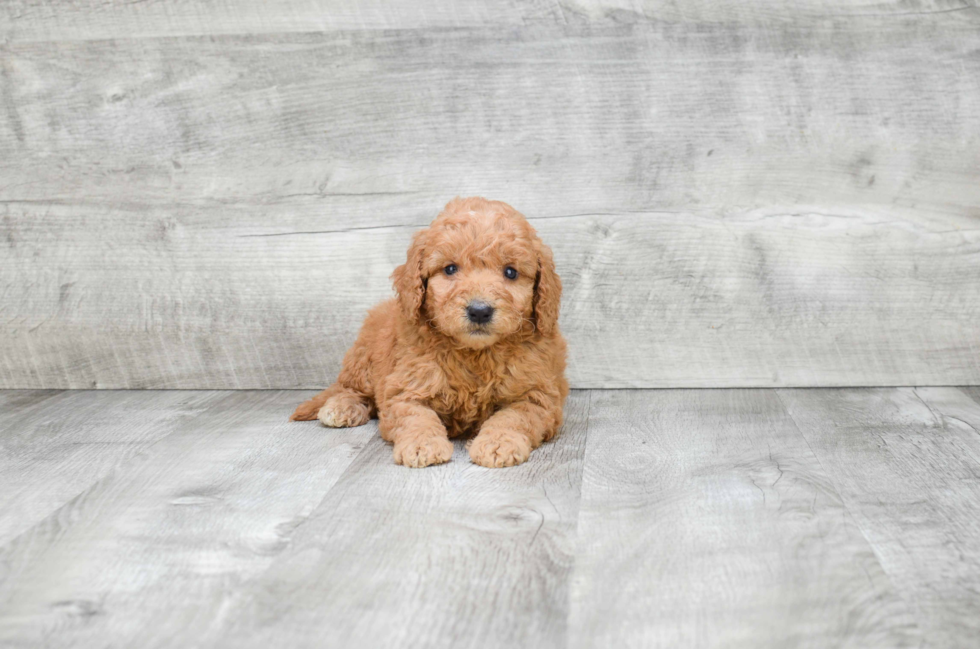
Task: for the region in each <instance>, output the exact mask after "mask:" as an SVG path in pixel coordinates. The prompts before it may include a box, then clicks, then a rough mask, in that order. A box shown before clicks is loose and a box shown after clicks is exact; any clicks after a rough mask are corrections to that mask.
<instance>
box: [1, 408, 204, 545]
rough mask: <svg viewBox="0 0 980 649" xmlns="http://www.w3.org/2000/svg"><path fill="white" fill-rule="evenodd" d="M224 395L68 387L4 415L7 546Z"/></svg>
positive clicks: (3, 536)
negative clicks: (84, 389)
mask: <svg viewBox="0 0 980 649" xmlns="http://www.w3.org/2000/svg"><path fill="white" fill-rule="evenodd" d="M0 394H2V395H3V399H4V400H7V399H10V398H11V397H10V394H11V393H8V392H3V393H0ZM13 398H15V399H20V400H22V401H23V400H24V396H23V395H21V394H16V395H14V397H13ZM219 399H220V394H218V393H214V392H204V393H199V392H101V393H92V392H61V393H58V394H55V395H52V396H48V397H47V398H42V399H39V400H36V401H34V402H33V403H32V404H31V405H30V406H29V407H27V408H24V409H20V410H17V411H15V412H10V413H7V412H4V413H3V414H0V545H2V544H4V543H6V542H8V541H10V540H11V539H13V538H14V537H16V536H18V535H19V534H21V533H23V532H25V531H26V530H28V529H30V528H31V527H32V526H34V525H35V524H36V523H38V522H39V521H41V520H43V519H44V518H45V517H47V516H48V515H49V514H50V513H51V512H53V511H55V510H57V509H58V508H59V507H61V506H62V505H64V504H65V503H67V502H69V501H70V500H72V499H73V498H75V497H76V496H77V495H78V494H80V493H82V492H83V491H85V490H86V489H88V488H89V487H90V486H91V485H93V484H94V483H96V482H98V481H99V480H100V479H101V478H102V477H103V476H105V475H106V474H108V473H110V472H111V471H112V470H113V468H114V467H116V466H118V465H119V464H120V463H122V462H124V461H125V460H127V459H128V458H131V457H133V456H134V455H137V454H139V453H143V452H146V449H147V448H149V447H151V446H152V445H153V444H155V443H157V442H159V440H161V439H163V438H165V437H166V436H167V435H169V434H171V433H173V432H174V431H175V430H177V429H179V428H180V426H182V425H186V423H187V421H188V420H190V419H193V418H194V417H196V416H198V415H199V414H200V413H201V412H203V411H205V410H207V409H208V408H211V407H213V406H214V404H216V403H217V402H218V401H219ZM28 400H29V399H28Z"/></svg>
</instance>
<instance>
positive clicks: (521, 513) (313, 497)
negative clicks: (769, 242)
mask: <svg viewBox="0 0 980 649" xmlns="http://www.w3.org/2000/svg"><path fill="white" fill-rule="evenodd" d="M305 396H307V393H304V392H290V391H261V392H182V391H164V392H125V391H124V392H71V391H7V392H0V431H2V433H0V645H2V646H4V647H8V646H9V647H34V646H51V647H60V646H69V645H71V646H81V647H104V646H116V647H131V646H139V647H157V646H160V647H163V646H173V647H197V646H202V647H203V646H227V647H246V646H261V647H270V646H273V647H279V646H282V647H287V646H289V647H291V646H318V647H339V646H352V647H353V646H357V647H372V646H375V647H423V646H425V647H430V646H446V647H449V646H452V647H470V646H472V647H485V646H494V647H496V646H499V647H518V646H525V647H536V648H537V647H569V646H572V647H587V646H598V647H640V646H642V647H651V646H662V647H695V646H696V647H706V646H719V647H720V646H725V647H732V646H738V647H753V648H754V647H798V646H799V647H835V646H853V647H904V646H915V647H918V646H931V647H967V646H976V644H977V638H978V637H980V614H978V612H980V433H978V431H980V389H977V388H918V389H912V388H879V389H868V388H865V389H808V390H769V389H759V390H663V391H661V390H631V391H630V390H625V391H592V392H590V391H578V392H574V393H573V394H572V396H571V398H570V399H569V403H568V406H567V413H568V414H567V424H566V426H565V428H564V432H563V434H562V436H561V438H560V439H559V440H558V441H557V442H555V443H552V444H547V445H545V446H544V447H543V448H542V449H541V450H539V451H537V452H536V453H535V454H534V455H533V456H532V458H531V460H530V462H528V463H527V464H525V465H523V466H520V467H517V468H513V469H506V470H488V469H484V468H481V467H478V466H475V465H473V464H471V463H470V462H469V460H468V458H467V456H466V454H465V452H464V449H463V446H462V444H460V445H459V446H458V447H457V454H456V456H455V457H454V459H453V461H452V462H451V463H450V464H447V465H443V466H439V467H433V468H428V469H424V470H409V469H404V468H402V467H399V466H396V465H394V464H393V463H392V460H391V450H390V448H389V447H388V446H387V445H386V444H385V443H384V442H382V441H381V440H380V439H379V438H378V436H377V432H376V426H375V424H374V422H372V423H371V424H370V425H368V426H364V427H362V428H358V429H352V430H339V431H338V430H327V429H324V428H322V427H320V426H319V425H318V424H317V423H316V422H308V423H288V422H287V421H286V417H287V415H288V414H289V413H290V412H291V410H292V407H293V406H294V405H295V404H296V403H297V402H298V401H300V400H301V399H302V398H304V397H305Z"/></svg>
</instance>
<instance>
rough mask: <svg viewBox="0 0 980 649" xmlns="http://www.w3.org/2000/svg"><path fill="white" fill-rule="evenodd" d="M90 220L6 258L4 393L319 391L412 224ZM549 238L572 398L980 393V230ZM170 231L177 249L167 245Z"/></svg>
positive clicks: (654, 229) (42, 236)
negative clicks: (734, 392)
mask: <svg viewBox="0 0 980 649" xmlns="http://www.w3.org/2000/svg"><path fill="white" fill-rule="evenodd" d="M436 209H437V207H436V206H435V205H433V207H432V212H433V213H434V212H435V211H436ZM88 213H89V214H93V218H92V219H88V218H81V219H80V218H79V217H78V215H77V210H73V209H71V208H59V209H54V210H51V211H50V212H49V213H48V214H47V216H43V215H38V218H37V219H35V220H25V221H24V222H23V226H18V227H19V232H20V233H21V234H22V235H23V236H24V238H25V239H29V240H30V242H27V241H25V242H23V243H18V245H17V247H16V248H15V249H13V250H12V251H11V252H12V254H11V255H9V256H8V257H7V258H6V261H0V283H2V284H4V285H5V288H6V289H7V294H8V295H9V296H10V298H11V299H10V300H9V301H8V302H7V305H8V306H7V309H8V312H11V313H15V314H17V315H16V317H15V318H13V319H12V320H9V321H7V322H6V323H4V324H0V332H2V333H3V334H4V335H2V336H0V385H6V386H17V387H41V386H54V387H71V388H80V387H85V388H90V387H99V388H119V387H128V388H192V387H201V386H210V387H231V388H275V387H279V386H287V387H303V388H318V387H323V386H325V385H327V384H328V383H330V382H331V381H332V380H333V378H334V377H335V376H336V373H337V372H338V370H339V368H340V363H341V359H342V358H343V354H344V352H345V350H346V349H347V347H348V346H349V345H350V344H351V343H352V342H353V340H354V337H355V336H356V334H357V331H358V329H359V327H360V324H361V320H362V318H363V317H364V314H365V313H366V311H367V309H368V308H369V307H370V306H371V305H373V304H374V303H376V302H378V301H380V300H382V299H385V298H387V297H388V296H390V295H391V289H390V283H389V280H388V276H389V274H390V273H391V271H392V270H393V269H394V267H395V265H396V264H398V263H400V262H401V261H403V260H404V254H405V252H404V251H405V249H406V247H407V245H408V242H409V239H410V236H411V233H412V232H413V230H414V227H413V226H410V227H392V228H379V229H371V230H354V231H347V232H336V233H331V234H323V235H298V236H251V235H252V234H257V233H261V232H262V231H263V230H264V231H265V233H267V234H269V233H270V232H269V230H271V229H273V228H270V227H269V226H264V225H262V219H263V217H262V216H261V215H259V214H257V213H253V214H252V215H251V217H250V218H248V219H245V218H238V217H239V216H240V215H231V214H229V215H224V216H222V215H214V216H213V218H210V219H208V218H203V217H201V218H198V217H194V216H193V215H191V216H188V218H187V219H186V220H184V219H183V218H182V217H179V216H178V217H176V218H177V220H173V219H174V217H173V216H164V214H163V212H162V211H161V212H151V213H150V214H148V215H146V216H145V217H144V221H143V222H142V223H139V222H137V221H135V220H134V219H132V218H131V217H132V215H130V214H127V213H114V214H112V213H110V214H104V215H103V216H102V217H96V216H94V214H95V211H92V212H88ZM199 216H201V215H199ZM532 218H534V217H532ZM327 220H330V219H327ZM166 223H170V224H171V225H170V226H167V225H166ZM534 223H535V225H536V226H537V227H538V229H539V231H540V232H541V234H542V236H543V237H544V239H545V240H546V241H548V242H549V243H551V245H552V246H553V247H554V249H555V252H556V256H557V264H558V269H559V272H560V273H561V274H562V276H563V281H564V284H565V296H564V305H563V310H562V320H561V322H562V327H563V331H564V333H565V335H566V337H567V338H568V341H569V359H570V366H569V371H568V375H569V379H570V381H571V382H572V384H573V385H574V386H579V387H581V386H593V387H650V386H654V387H678V386H686V387H711V386H765V385H777V386H807V385H846V384H852V385H875V384H893V383H914V384H919V385H929V384H949V383H968V382H970V381H974V380H980V343H978V341H980V228H972V229H971V228H970V225H969V223H968V222H967V221H966V220H956V219H951V218H945V219H927V218H923V217H908V218H897V217H887V216H885V215H883V214H882V215H877V216H861V215H858V214H850V215H822V214H798V215H785V214H771V213H768V212H767V211H765V210H760V211H757V212H754V213H749V214H741V215H735V214H733V215H724V216H704V215H696V214H667V213H646V214H621V215H582V216H570V217H568V218H553V219H548V218H540V219H537V220H535V221H534ZM127 224H128V225H127ZM314 227H318V226H314ZM159 228H163V229H167V231H168V232H172V233H173V234H169V235H167V236H166V237H165V238H164V239H163V240H158V241H156V242H154V240H153V237H154V236H155V235H154V234H153V233H154V232H155V231H159V230H158V229H159ZM168 228H169V229H168ZM65 259H71V260H72V262H71V265H70V266H66V265H65V261H64V260H65ZM106 286H111V287H113V290H112V291H111V292H110V291H106V290H105V287H106Z"/></svg>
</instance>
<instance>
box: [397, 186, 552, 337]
mask: <svg viewBox="0 0 980 649" xmlns="http://www.w3.org/2000/svg"><path fill="white" fill-rule="evenodd" d="M413 271H414V272H416V273H417V280H416V281H415V282H414V283H413V281H411V280H414V279H415V278H409V277H408V275H409V273H411V272H413ZM394 277H395V286H396V288H397V289H398V292H399V296H400V297H401V299H402V303H403V306H404V305H405V303H406V300H405V298H406V295H407V296H408V297H410V298H413V299H411V300H410V301H409V303H408V305H407V307H408V309H409V314H410V315H412V311H414V310H416V309H417V311H418V314H419V315H418V319H419V322H420V323H421V324H423V325H425V326H430V327H433V328H435V329H436V330H437V331H439V332H440V333H442V334H443V335H445V336H448V337H450V338H452V339H453V340H454V341H456V343H457V344H459V345H461V346H463V347H468V348H472V349H480V348H484V347H488V346H490V345H493V344H494V343H495V342H497V341H499V340H501V339H502V338H506V337H508V336H511V335H514V334H516V333H518V332H530V331H533V330H534V329H535V328H536V327H538V326H540V325H541V324H544V325H546V326H551V325H552V324H553V322H551V321H550V320H549V322H545V323H542V322H541V321H542V320H544V319H553V318H556V317H557V297H556V298H555V303H554V314H553V315H552V314H551V313H550V312H549V313H544V311H543V308H547V307H548V300H547V299H546V300H544V304H542V300H541V299H540V298H541V297H545V298H547V297H548V295H547V292H548V291H549V290H551V291H552V292H554V286H555V285H556V283H557V287H558V288H557V293H558V294H560V291H561V288H560V286H561V285H560V283H559V282H558V279H557V276H556V275H554V266H553V263H552V261H551V253H550V251H549V250H547V247H545V246H543V244H542V243H541V241H540V239H538V236H537V234H536V233H535V231H534V229H533V228H532V227H531V226H530V225H529V224H528V222H527V221H526V220H525V219H524V217H523V216H521V215H520V214H519V213H518V212H517V211H516V210H514V209H513V208H512V207H510V206H509V205H507V204H505V203H499V202H496V201H486V200H483V199H457V200H455V201H453V202H451V203H450V204H449V205H448V206H446V209H445V210H444V211H443V213H442V214H441V215H440V216H439V217H438V218H437V219H436V220H435V221H433V223H432V225H431V226H430V227H429V228H428V229H427V230H424V231H422V232H420V233H419V234H418V235H417V236H416V239H415V241H414V242H413V246H412V248H411V249H410V250H409V260H408V263H406V264H405V265H404V266H402V267H400V268H399V269H398V270H397V271H396V272H395V276H394ZM542 280H544V281H542ZM413 289H414V291H415V292H414V293H413ZM419 290H421V294H419V293H418V291H419ZM537 307H543V308H537Z"/></svg>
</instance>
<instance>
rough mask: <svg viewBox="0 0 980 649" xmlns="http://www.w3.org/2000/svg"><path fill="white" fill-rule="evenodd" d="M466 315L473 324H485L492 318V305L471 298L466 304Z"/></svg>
mask: <svg viewBox="0 0 980 649" xmlns="http://www.w3.org/2000/svg"><path fill="white" fill-rule="evenodd" d="M466 317H467V319H468V320H469V321H470V322H472V323H473V324H478V325H485V324H487V323H488V322H490V321H491V320H492V319H493V307H492V306H490V305H489V304H487V303H486V302H484V301H482V300H473V301H472V302H470V303H469V304H468V305H467V306H466Z"/></svg>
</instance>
